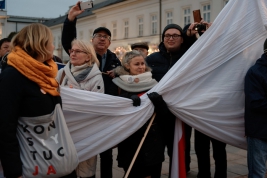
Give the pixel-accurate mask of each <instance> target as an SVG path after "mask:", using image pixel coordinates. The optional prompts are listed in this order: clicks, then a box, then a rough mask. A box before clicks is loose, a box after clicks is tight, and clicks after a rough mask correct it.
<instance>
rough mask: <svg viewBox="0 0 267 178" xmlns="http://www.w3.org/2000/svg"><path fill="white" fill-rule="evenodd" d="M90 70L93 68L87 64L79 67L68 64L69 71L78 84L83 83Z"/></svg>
mask: <svg viewBox="0 0 267 178" xmlns="http://www.w3.org/2000/svg"><path fill="white" fill-rule="evenodd" d="M92 68H93V66H89V65H88V64H87V63H86V64H83V65H80V66H74V65H72V64H70V71H71V73H72V75H73V77H74V78H75V80H76V81H77V82H78V83H79V82H81V81H83V80H84V79H85V78H86V77H87V76H88V75H89V73H90V72H91V70H92Z"/></svg>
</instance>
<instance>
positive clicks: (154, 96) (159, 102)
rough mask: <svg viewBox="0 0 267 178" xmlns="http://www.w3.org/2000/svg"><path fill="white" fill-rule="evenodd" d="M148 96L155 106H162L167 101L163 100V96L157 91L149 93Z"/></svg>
mask: <svg viewBox="0 0 267 178" xmlns="http://www.w3.org/2000/svg"><path fill="white" fill-rule="evenodd" d="M147 96H148V98H149V99H150V100H151V101H152V103H153V104H154V106H155V107H156V108H158V106H160V105H162V104H163V103H165V101H164V100H163V98H162V96H161V95H159V94H158V93H157V92H152V93H149V94H147Z"/></svg>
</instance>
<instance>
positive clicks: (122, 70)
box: [115, 50, 151, 75]
mask: <svg viewBox="0 0 267 178" xmlns="http://www.w3.org/2000/svg"><path fill="white" fill-rule="evenodd" d="M139 56H141V57H142V58H144V56H143V54H141V53H140V52H139V51H137V50H132V51H129V52H126V53H125V55H124V56H123V58H122V60H121V65H122V66H118V67H117V68H116V69H115V74H117V75H129V74H130V71H129V69H127V66H128V65H130V63H131V60H132V59H133V58H135V57H139ZM144 59H145V58H144ZM144 61H145V66H146V68H145V72H150V71H151V68H150V67H149V66H148V65H147V63H146V60H144Z"/></svg>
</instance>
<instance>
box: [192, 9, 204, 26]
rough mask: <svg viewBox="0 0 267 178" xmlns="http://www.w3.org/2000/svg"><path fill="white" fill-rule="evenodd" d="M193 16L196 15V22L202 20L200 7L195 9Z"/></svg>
mask: <svg viewBox="0 0 267 178" xmlns="http://www.w3.org/2000/svg"><path fill="white" fill-rule="evenodd" d="M193 16H194V22H198V23H199V22H200V21H201V19H202V18H201V14H200V9H198V10H193Z"/></svg>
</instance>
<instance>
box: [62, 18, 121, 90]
mask: <svg viewBox="0 0 267 178" xmlns="http://www.w3.org/2000/svg"><path fill="white" fill-rule="evenodd" d="M76 21H77V19H76V18H75V20H74V21H73V22H71V21H69V19H68V17H67V18H66V20H65V22H64V25H63V31H62V38H61V41H62V46H63V48H64V50H65V51H66V53H67V54H69V49H71V42H72V41H73V40H74V39H75V38H76ZM96 55H97V58H98V60H99V62H100V67H99V70H100V71H101V72H106V71H109V70H112V69H115V68H116V67H117V66H120V65H121V62H120V60H119V59H118V58H117V56H116V54H114V53H113V52H111V51H110V50H109V49H108V50H107V56H106V63H105V66H104V69H103V71H102V56H100V55H99V54H96ZM102 77H103V80H104V85H105V93H106V91H108V90H109V87H110V85H111V83H112V78H111V77H109V76H108V75H105V74H102Z"/></svg>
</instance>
